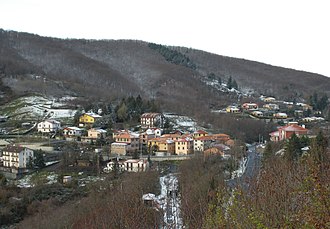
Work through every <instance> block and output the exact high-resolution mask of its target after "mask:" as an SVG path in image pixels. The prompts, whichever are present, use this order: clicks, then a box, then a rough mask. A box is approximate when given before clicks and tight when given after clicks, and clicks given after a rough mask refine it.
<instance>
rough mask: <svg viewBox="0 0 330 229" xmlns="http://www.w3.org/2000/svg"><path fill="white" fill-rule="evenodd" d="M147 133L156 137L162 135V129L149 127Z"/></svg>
mask: <svg viewBox="0 0 330 229" xmlns="http://www.w3.org/2000/svg"><path fill="white" fill-rule="evenodd" d="M146 134H148V135H154V136H155V138H156V137H160V136H162V129H160V128H149V129H147V130H146Z"/></svg>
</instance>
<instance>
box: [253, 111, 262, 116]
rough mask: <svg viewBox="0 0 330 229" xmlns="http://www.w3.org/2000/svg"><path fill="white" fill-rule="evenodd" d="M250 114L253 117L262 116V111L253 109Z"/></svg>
mask: <svg viewBox="0 0 330 229" xmlns="http://www.w3.org/2000/svg"><path fill="white" fill-rule="evenodd" d="M251 115H253V116H254V117H263V116H264V113H262V112H261V111H253V112H252V113H251Z"/></svg>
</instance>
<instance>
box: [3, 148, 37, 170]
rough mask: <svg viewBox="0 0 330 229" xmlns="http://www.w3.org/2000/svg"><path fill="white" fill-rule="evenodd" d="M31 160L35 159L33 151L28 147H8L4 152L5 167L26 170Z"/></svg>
mask: <svg viewBox="0 0 330 229" xmlns="http://www.w3.org/2000/svg"><path fill="white" fill-rule="evenodd" d="M31 158H33V150H31V149H29V148H26V147H22V146H17V145H7V146H6V147H5V148H4V149H3V150H2V159H3V166H4V167H14V168H17V169H18V168H26V167H27V164H28V163H29V160H30V159H31Z"/></svg>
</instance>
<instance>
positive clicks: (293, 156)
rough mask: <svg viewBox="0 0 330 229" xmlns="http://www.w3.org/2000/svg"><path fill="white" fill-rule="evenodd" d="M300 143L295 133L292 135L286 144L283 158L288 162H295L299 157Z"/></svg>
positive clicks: (300, 153)
mask: <svg viewBox="0 0 330 229" xmlns="http://www.w3.org/2000/svg"><path fill="white" fill-rule="evenodd" d="M301 148H302V147H301V142H300V139H299V138H298V137H297V135H296V134H295V133H293V134H292V136H291V138H290V139H289V140H288V141H287V142H286V145H285V156H286V158H287V159H288V160H289V161H295V160H297V159H298V158H299V157H300V156H301V155H302V151H301Z"/></svg>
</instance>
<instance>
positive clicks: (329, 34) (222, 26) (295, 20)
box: [0, 0, 330, 77]
mask: <svg viewBox="0 0 330 229" xmlns="http://www.w3.org/2000/svg"><path fill="white" fill-rule="evenodd" d="M329 5H330V2H329V1H328V0H314V1H310V0H308V1H306V0H227V1H222V0H214V1H213V0H200V1H195V0H190V1H189V0H116V1H114V0H52V1H49V0H0V28H2V29H5V30H15V31H23V32H30V33H35V34H39V35H42V36H52V37H59V38H87V39H137V40H144V41H149V42H154V43H160V44H165V45H175V46H185V47H191V48H196V49H201V50H205V51H208V52H212V53H217V54H220V55H225V56H231V57H238V58H244V59H249V60H255V61H260V62H264V63H268V64H272V65H277V66H283V67H288V68H294V69H298V70H304V71H310V72H315V73H319V74H323V75H326V76H329V77H330V64H329V60H330V58H329V55H330V30H329V28H330V13H329V10H330V7H329Z"/></svg>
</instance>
